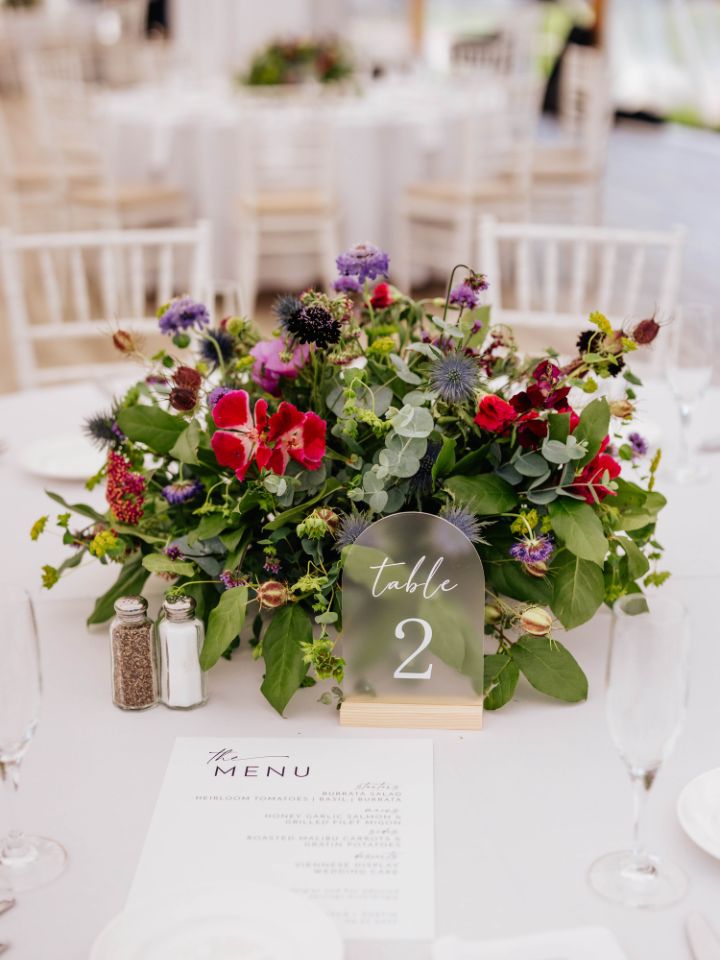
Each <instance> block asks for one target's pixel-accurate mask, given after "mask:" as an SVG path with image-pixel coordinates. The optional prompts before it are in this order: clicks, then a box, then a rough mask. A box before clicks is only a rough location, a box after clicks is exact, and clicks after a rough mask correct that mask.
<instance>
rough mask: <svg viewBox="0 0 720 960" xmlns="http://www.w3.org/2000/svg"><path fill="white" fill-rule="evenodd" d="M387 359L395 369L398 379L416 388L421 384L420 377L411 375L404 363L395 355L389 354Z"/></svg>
mask: <svg viewBox="0 0 720 960" xmlns="http://www.w3.org/2000/svg"><path fill="white" fill-rule="evenodd" d="M389 359H390V362H391V363H392V365H393V366H394V367H395V370H396V372H397V375H398V377H399V378H400V379H401V380H403V381H404V382H405V383H410V384H412V385H413V386H417V385H418V384H419V383H422V377H419V376H418V375H417V374H416V373H413V372H412V370H411V369H410V367H409V366H408V365H407V364H406V363H405V361H404V360H403V359H402V358H401V357H399V356H398V355H397V354H396V353H391V354H390V356H389Z"/></svg>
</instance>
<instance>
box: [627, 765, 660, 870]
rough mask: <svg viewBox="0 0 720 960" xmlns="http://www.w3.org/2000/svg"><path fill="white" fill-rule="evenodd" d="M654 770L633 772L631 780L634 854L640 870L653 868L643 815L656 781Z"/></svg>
mask: <svg viewBox="0 0 720 960" xmlns="http://www.w3.org/2000/svg"><path fill="white" fill-rule="evenodd" d="M655 773H656V771H654V770H633V771H631V772H630V779H631V781H632V787H633V845H632V852H633V857H634V859H635V863H636V865H637V867H638V869H640V870H648V869H649V868H650V866H651V864H650V857H649V855H648V852H647V849H646V847H645V843H644V841H643V832H642V826H643V822H644V821H643V814H644V813H645V807H646V806H647V797H648V792H649V791H650V787H651V786H652V784H653V780H654V779H655Z"/></svg>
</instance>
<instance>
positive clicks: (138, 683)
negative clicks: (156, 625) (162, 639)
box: [110, 597, 158, 710]
mask: <svg viewBox="0 0 720 960" xmlns="http://www.w3.org/2000/svg"><path fill="white" fill-rule="evenodd" d="M115 613H116V617H115V619H114V620H113V621H112V623H111V624H110V654H111V660H112V688H113V703H114V704H115V706H116V707H120V708H121V709H123V710H145V709H147V708H148V707H152V706H154V705H155V704H156V703H157V700H158V680H157V659H156V652H155V642H154V638H153V625H152V621H151V620H150V618H149V617H148V615H147V600H146V599H145V598H144V597H120V598H119V599H118V600H116V601H115Z"/></svg>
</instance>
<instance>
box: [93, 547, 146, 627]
mask: <svg viewBox="0 0 720 960" xmlns="http://www.w3.org/2000/svg"><path fill="white" fill-rule="evenodd" d="M149 576H150V572H149V571H148V570H146V569H145V568H144V567H143V565H142V561H141V558H140V557H135V558H134V559H132V560H128V561H127V562H126V563H124V564H123V567H122V570H121V571H120V574H119V576H118V578H117V580H116V581H115V583H114V584H113V585H112V586H111V587H110V589H109V590H108V591H106V592H105V593H104V594H103V595H102V596H101V597H98V599H97V600H96V601H95V607H94V608H93V612H92V613H91V614H90V616H89V617H88V618H87V623H88V626H90V625H91V624H93V623H105V621H106V620H109V619H110V618H111V617H112V616H113V614H114V613H115V601H116V600H117V599H118V597H128V596H135V595H136V594H138V593H140V591H141V590H142V588H143V586H144V585H145V581H146V580H147V578H148V577H149Z"/></svg>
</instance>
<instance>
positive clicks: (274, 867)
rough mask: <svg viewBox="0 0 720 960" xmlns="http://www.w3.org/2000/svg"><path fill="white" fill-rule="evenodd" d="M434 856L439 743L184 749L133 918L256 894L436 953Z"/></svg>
mask: <svg viewBox="0 0 720 960" xmlns="http://www.w3.org/2000/svg"><path fill="white" fill-rule="evenodd" d="M433 849H434V828H433V747H432V742H431V741H430V740H386V739H383V740H378V739H372V740H369V739H354V740H348V739H347V738H344V737H336V738H333V739H325V740H320V739H317V740H316V739H306V738H305V737H289V738H287V739H281V740H278V739H264V738H263V739H244V738H243V739H237V738H235V739H233V738H232V737H229V738H226V737H212V738H209V737H180V738H178V739H177V740H176V741H175V747H174V749H173V753H172V756H171V758H170V762H169V764H168V768H167V772H166V774H165V780H164V782H163V785H162V789H161V791H160V796H159V798H158V801H157V804H156V807H155V813H154V815H153V820H152V823H151V825H150V830H149V831H148V835H147V839H146V841H145V846H144V848H143V852H142V856H141V858H140V863H139V866H138V869H137V873H136V875H135V880H134V882H133V886H132V890H131V893H130V897H129V900H128V906H134V905H142V904H143V903H147V902H148V901H149V900H151V899H153V898H154V897H155V896H157V892H158V891H162V892H163V895H164V896H165V895H167V896H168V897H172V896H174V895H176V894H177V895H178V896H181V895H183V894H184V892H186V891H187V890H190V889H201V888H207V887H223V888H225V889H232V887H233V884H235V885H237V884H238V883H243V882H247V881H253V880H257V881H258V882H265V883H271V884H275V885H277V886H282V887H286V888H288V889H290V890H292V891H293V892H295V893H298V894H302V895H304V896H306V897H309V898H311V899H312V900H315V901H317V902H318V903H319V904H320V906H321V907H323V908H324V909H325V911H326V912H327V913H328V914H330V916H331V917H333V918H334V919H335V921H336V922H337V924H338V927H339V930H340V932H341V934H342V935H343V936H344V937H346V938H348V939H353V940H399V939H408V940H426V939H432V937H433V936H434V929H433V928H434V900H435V895H434V879H433V878H434V864H433ZM278 923H282V914H279V915H278Z"/></svg>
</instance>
